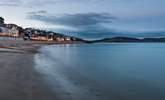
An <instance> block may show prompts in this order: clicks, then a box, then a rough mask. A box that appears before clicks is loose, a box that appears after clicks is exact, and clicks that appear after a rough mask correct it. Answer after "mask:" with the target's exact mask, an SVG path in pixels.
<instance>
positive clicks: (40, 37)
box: [0, 17, 78, 43]
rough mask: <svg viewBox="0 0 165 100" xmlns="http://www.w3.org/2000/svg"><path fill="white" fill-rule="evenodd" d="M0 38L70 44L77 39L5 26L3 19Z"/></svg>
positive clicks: (0, 25) (44, 31)
mask: <svg viewBox="0 0 165 100" xmlns="http://www.w3.org/2000/svg"><path fill="white" fill-rule="evenodd" d="M0 37H13V38H23V40H31V41H56V42H66V43H70V42H72V41H76V40H78V38H75V37H71V36H66V35H63V34H60V33H55V32H52V31H46V30H40V29H35V28H25V29H24V28H22V27H21V26H18V25H16V24H6V23H5V19H4V18H3V17H0Z"/></svg>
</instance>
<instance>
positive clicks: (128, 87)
mask: <svg viewBox="0 0 165 100" xmlns="http://www.w3.org/2000/svg"><path fill="white" fill-rule="evenodd" d="M40 51H41V53H40V54H37V55H36V56H35V63H36V66H35V68H36V70H37V71H38V72H40V73H41V74H42V75H43V79H44V81H45V83H47V84H48V86H49V87H51V89H53V90H54V92H55V94H56V95H58V96H59V100H165V44H163V43H144V44H143V43H129V44H127V43H123V44H70V45H68V44H67V45H54V46H46V47H43V48H41V49H40Z"/></svg>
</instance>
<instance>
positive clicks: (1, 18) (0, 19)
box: [0, 17, 4, 26]
mask: <svg viewBox="0 0 165 100" xmlns="http://www.w3.org/2000/svg"><path fill="white" fill-rule="evenodd" d="M0 26H4V18H3V17H0Z"/></svg>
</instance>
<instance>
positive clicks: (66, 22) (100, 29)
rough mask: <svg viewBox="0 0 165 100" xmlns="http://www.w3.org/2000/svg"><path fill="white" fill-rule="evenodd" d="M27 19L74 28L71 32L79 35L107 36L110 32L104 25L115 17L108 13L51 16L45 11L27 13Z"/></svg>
mask: <svg viewBox="0 0 165 100" xmlns="http://www.w3.org/2000/svg"><path fill="white" fill-rule="evenodd" d="M27 18H28V19H31V20H38V21H41V22H44V23H47V24H52V25H62V26H67V27H72V28H76V29H77V30H76V31H75V30H73V31H72V32H75V33H81V34H83V33H84V34H85V33H86V34H87V33H88V34H101V33H102V34H105V33H106V34H108V33H111V32H112V30H111V29H108V28H105V27H104V24H111V23H112V22H113V20H114V19H116V18H115V17H113V16H112V15H110V14H108V13H77V14H63V15H52V14H49V13H47V12H45V11H38V12H29V13H28V15H27Z"/></svg>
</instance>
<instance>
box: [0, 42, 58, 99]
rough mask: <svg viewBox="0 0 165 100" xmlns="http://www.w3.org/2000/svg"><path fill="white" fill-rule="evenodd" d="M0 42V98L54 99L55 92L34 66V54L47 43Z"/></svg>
mask: <svg viewBox="0 0 165 100" xmlns="http://www.w3.org/2000/svg"><path fill="white" fill-rule="evenodd" d="M0 44H1V45H0V58H1V59H0V65H1V66H0V67H1V70H0V99H2V100H55V99H56V96H55V94H54V93H53V92H52V91H51V89H49V87H47V86H45V84H44V83H43V80H42V76H41V75H40V74H39V73H37V72H36V71H35V68H34V65H35V64H34V59H33V58H34V55H35V54H36V53H37V52H38V48H40V47H41V46H43V45H47V43H41V42H40V43H39V42H35V43H34V42H22V41H21V42H17V41H12V42H11V41H0ZM48 44H51V43H48Z"/></svg>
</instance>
